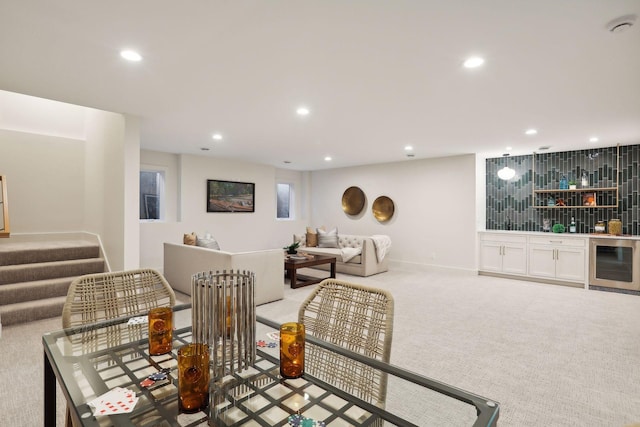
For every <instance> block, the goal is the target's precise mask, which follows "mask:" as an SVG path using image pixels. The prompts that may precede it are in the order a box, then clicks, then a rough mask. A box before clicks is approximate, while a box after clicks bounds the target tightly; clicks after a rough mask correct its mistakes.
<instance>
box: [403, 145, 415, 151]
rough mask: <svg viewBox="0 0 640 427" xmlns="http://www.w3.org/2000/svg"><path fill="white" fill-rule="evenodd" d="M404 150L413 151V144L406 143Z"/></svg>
mask: <svg viewBox="0 0 640 427" xmlns="http://www.w3.org/2000/svg"><path fill="white" fill-rule="evenodd" d="M404 151H413V146H411V145H405V147H404Z"/></svg>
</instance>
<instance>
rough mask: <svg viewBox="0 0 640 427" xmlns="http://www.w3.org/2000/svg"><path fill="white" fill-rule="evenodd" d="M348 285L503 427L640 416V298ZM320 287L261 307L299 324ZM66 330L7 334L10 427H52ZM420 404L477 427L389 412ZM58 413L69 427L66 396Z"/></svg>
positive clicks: (438, 375)
mask: <svg viewBox="0 0 640 427" xmlns="http://www.w3.org/2000/svg"><path fill="white" fill-rule="evenodd" d="M320 274H324V273H320ZM338 278H340V279H342V280H348V281H352V282H356V283H361V284H365V285H369V286H377V287H380V288H385V289H388V290H389V291H391V293H392V294H393V295H394V298H395V327H394V338H393V340H394V341H393V350H392V354H391V362H392V363H393V364H395V365H398V366H400V367H404V368H407V369H410V370H413V371H415V372H417V373H420V374H422V375H425V376H427V377H431V378H434V379H437V380H440V381H443V382H446V383H449V384H452V385H455V386H457V387H459V388H462V389H464V390H467V391H470V392H473V393H476V394H480V395H482V396H484V397H487V398H491V399H495V400H497V401H498V402H500V404H501V414H500V420H499V423H498V425H499V426H501V427H504V426H554V427H555V426H558V427H563V426H576V427H577V426H580V427H584V426H586V427H591V426H593V427H600V426H602V427H622V426H625V425H627V424H631V423H632V422H639V421H640V297H638V296H635V295H624V294H616V293H608V292H599V291H585V290H583V289H576V288H569V287H562V286H557V285H546V284H538V283H531V282H523V281H516V280H509V279H499V278H492V277H484V276H475V275H469V274H462V273H455V272H441V271H429V272H416V271H409V270H400V269H397V268H396V269H394V270H392V271H389V272H387V273H384V274H380V275H376V276H372V277H369V278H360V277H353V276H346V275H338ZM311 290H312V287H308V288H300V289H295V290H292V289H290V288H289V287H288V286H287V287H286V291H285V299H284V300H282V301H277V302H274V303H271V304H266V305H263V306H260V307H258V313H259V314H260V315H263V316H265V317H268V318H272V319H274V320H277V321H291V320H295V319H296V318H297V310H298V307H299V306H300V303H301V302H302V301H303V300H304V298H305V297H306V296H307V295H308V294H309V292H311ZM59 325H60V320H59V319H48V320H42V321H36V322H32V323H29V324H26V325H17V326H7V327H3V330H2V338H0V354H1V357H0V381H2V384H3V386H2V387H1V388H0V413H1V414H2V421H0V424H2V425H5V423H6V425H11V426H31V425H41V424H42V410H43V409H42V399H43V396H42V344H41V335H42V333H44V332H46V331H49V330H53V329H58V328H59ZM16 367H17V368H16ZM18 383H22V384H24V387H25V388H24V389H26V390H30V392H29V393H28V396H29V401H28V404H27V405H25V399H24V394H22V395H19V394H18V393H16V389H15V388H13V387H9V386H8V385H10V384H18ZM31 391H32V392H31ZM58 395H59V396H60V392H59V393H58ZM408 407H413V408H416V407H418V408H420V410H419V411H417V412H416V413H412V418H413V419H414V420H415V421H416V423H417V424H418V425H421V426H438V427H439V426H442V425H451V426H463V425H469V423H466V422H465V421H463V422H460V419H462V420H467V419H471V418H472V416H473V414H472V413H470V412H469V410H468V409H467V408H466V407H464V406H462V405H460V407H459V408H458V407H457V406H456V405H452V404H450V403H449V400H448V399H435V397H434V396H433V395H428V396H425V395H421V394H419V393H418V392H417V390H414V389H407V388H401V387H397V384H394V383H393V382H391V383H390V385H389V401H388V408H390V409H397V408H408ZM58 408H59V409H58V425H59V426H61V425H63V423H62V420H63V413H64V412H63V410H64V402H63V401H62V400H61V399H60V397H59V400H58ZM457 417H460V419H458V418H457ZM434 420H437V421H434Z"/></svg>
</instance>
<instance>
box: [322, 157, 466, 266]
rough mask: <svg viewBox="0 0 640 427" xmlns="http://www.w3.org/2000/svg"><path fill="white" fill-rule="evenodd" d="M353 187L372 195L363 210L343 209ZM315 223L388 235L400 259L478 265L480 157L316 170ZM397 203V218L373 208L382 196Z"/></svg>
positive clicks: (395, 258) (394, 255)
mask: <svg viewBox="0 0 640 427" xmlns="http://www.w3.org/2000/svg"><path fill="white" fill-rule="evenodd" d="M350 186H358V187H360V188H361V189H362V190H363V191H364V193H365V195H366V198H367V200H366V204H365V208H364V210H363V213H361V214H360V215H358V216H357V217H350V216H348V215H346V214H345V213H344V212H343V211H342V204H341V201H342V194H343V193H344V191H345V190H346V189H347V188H348V187H350ZM311 188H312V193H311V194H312V195H311V211H312V213H311V219H312V224H311V225H313V226H320V225H324V226H325V227H334V226H337V227H338V232H339V233H345V234H365V235H367V234H387V235H389V236H390V237H391V240H392V245H393V247H392V249H391V252H390V255H389V259H390V260H391V261H395V262H401V263H411V264H421V265H436V266H442V267H448V268H456V269H466V270H475V269H476V255H475V254H476V237H475V236H476V234H477V233H476V203H477V202H476V159H475V156H474V155H465V156H456V157H447V158H438V159H425V160H412V161H405V162H397V163H388V164H382V165H370V166H362V167H354V168H344V169H332V170H324V171H316V172H312V173H311ZM382 195H385V196H388V197H390V198H391V199H392V200H393V202H394V204H395V213H394V216H393V218H392V219H391V220H390V221H388V222H386V223H379V222H378V221H377V220H376V219H375V218H374V216H373V214H372V213H371V206H372V204H373V202H374V200H375V199H376V198H377V197H378V196H382Z"/></svg>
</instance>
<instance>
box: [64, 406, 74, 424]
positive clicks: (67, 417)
mask: <svg viewBox="0 0 640 427" xmlns="http://www.w3.org/2000/svg"><path fill="white" fill-rule="evenodd" d="M64 426H65V427H73V420H72V419H71V411H70V410H69V405H67V416H66V417H65V419H64Z"/></svg>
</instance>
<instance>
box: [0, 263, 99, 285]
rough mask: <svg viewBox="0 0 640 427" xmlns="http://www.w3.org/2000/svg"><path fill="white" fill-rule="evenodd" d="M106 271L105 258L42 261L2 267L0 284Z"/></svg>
mask: <svg viewBox="0 0 640 427" xmlns="http://www.w3.org/2000/svg"><path fill="white" fill-rule="evenodd" d="M103 271H104V259H103V258H91V259H76V260H70V261H55V262H42V263H33V264H28V266H25V265H7V266H2V267H0V285H5V284H10V283H18V282H32V281H36V280H45V279H57V278H61V277H71V276H82V275H84V274H91V273H101V272H103Z"/></svg>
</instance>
